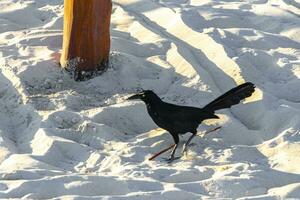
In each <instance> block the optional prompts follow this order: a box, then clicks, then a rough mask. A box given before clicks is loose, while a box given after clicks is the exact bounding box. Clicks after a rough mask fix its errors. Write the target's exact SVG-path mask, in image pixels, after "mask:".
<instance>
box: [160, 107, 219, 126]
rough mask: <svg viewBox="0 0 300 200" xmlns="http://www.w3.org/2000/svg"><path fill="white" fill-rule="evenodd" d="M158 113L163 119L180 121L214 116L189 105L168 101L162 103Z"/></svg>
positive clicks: (200, 119)
mask: <svg viewBox="0 0 300 200" xmlns="http://www.w3.org/2000/svg"><path fill="white" fill-rule="evenodd" d="M164 104H165V105H164V106H162V109H161V112H159V111H158V112H159V115H160V116H161V117H162V118H164V119H169V120H170V121H176V122H182V121H199V122H201V121H202V120H203V119H207V118H215V117H214V115H213V114H212V113H207V111H205V110H203V109H201V108H196V107H189V106H179V105H174V104H170V103H164Z"/></svg>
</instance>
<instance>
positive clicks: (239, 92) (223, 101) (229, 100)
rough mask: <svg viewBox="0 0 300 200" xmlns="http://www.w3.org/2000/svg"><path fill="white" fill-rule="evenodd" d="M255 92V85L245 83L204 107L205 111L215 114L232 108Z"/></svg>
mask: <svg viewBox="0 0 300 200" xmlns="http://www.w3.org/2000/svg"><path fill="white" fill-rule="evenodd" d="M254 90H255V85H254V84H253V83H250V82H247V83H244V84H242V85H239V86H237V87H235V88H232V89H231V90H229V91H228V92H226V93H225V94H223V95H221V96H220V97H218V98H217V99H215V100H214V101H212V102H210V103H209V104H207V105H206V106H205V107H204V109H205V110H208V111H210V112H214V111H216V110H220V109H223V108H230V107H231V106H233V105H236V104H238V103H240V101H241V100H243V99H245V98H247V97H250V96H251V95H252V93H253V92H254Z"/></svg>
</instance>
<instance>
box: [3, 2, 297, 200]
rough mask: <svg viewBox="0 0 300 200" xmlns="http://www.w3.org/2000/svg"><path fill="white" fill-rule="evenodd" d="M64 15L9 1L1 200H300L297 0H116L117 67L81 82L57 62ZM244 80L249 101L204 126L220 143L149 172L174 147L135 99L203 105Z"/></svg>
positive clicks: (53, 8)
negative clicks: (147, 93) (146, 95)
mask: <svg viewBox="0 0 300 200" xmlns="http://www.w3.org/2000/svg"><path fill="white" fill-rule="evenodd" d="M62 16H63V0H51V1H50V0H48V1H47V0H1V1H0V66H1V68H0V111H1V112H0V198H24V199H45V198H53V199H57V198H66V199H92V198H94V199H99V198H103V199H137V200H138V199H188V200H190V199H201V198H203V199H217V198H229V199H238V198H239V199H278V198H298V199H300V19H299V16H300V1H299V0H243V1H239V0H231V1H215V0H152V1H150V0H147V1H146V0H114V7H113V15H112V24H111V36H112V50H113V51H114V53H113V55H112V57H111V63H112V66H111V68H110V69H109V70H108V71H107V72H106V73H105V74H103V75H102V76H99V77H96V78H93V79H91V80H89V81H86V82H75V81H73V80H72V79H71V78H70V76H69V75H68V74H67V73H64V72H62V71H61V70H60V69H59V68H58V67H57V64H55V63H54V61H53V57H54V56H55V55H54V54H55V53H58V52H60V50H61V42H62V24H63V18H62ZM245 81H251V82H253V83H255V84H256V85H257V90H256V92H255V94H254V95H253V97H252V98H250V99H248V103H247V104H241V105H238V106H235V107H234V108H232V109H230V110H222V111H220V112H218V113H219V115H220V116H221V118H222V119H221V120H218V121H215V122H210V123H213V125H208V123H207V124H206V125H205V124H203V125H201V126H200V127H199V132H200V131H203V130H205V129H208V128H211V127H213V126H216V125H222V126H223V128H222V129H221V130H220V131H219V132H216V133H212V134H210V135H207V136H206V137H205V138H203V139H201V138H196V139H195V140H194V141H193V143H194V144H195V145H193V146H192V147H191V148H190V151H189V154H188V156H187V157H183V158H182V159H181V160H177V161H175V162H174V163H173V164H167V163H166V162H165V161H164V160H163V159H162V158H163V157H167V156H168V154H163V155H162V156H160V157H158V158H156V159H155V160H154V161H152V162H151V161H148V158H149V157H150V156H151V154H153V153H155V152H157V151H159V150H160V149H162V148H165V147H167V146H169V145H170V144H172V138H171V137H170V135H169V134H168V133H166V132H165V131H162V130H156V128H157V127H156V126H155V124H154V123H153V122H152V120H151V119H150V118H149V116H148V114H147V112H146V109H145V106H144V104H143V103H141V102H129V101H126V100H125V98H126V97H128V95H130V94H132V93H134V92H136V91H137V90H138V89H140V88H144V89H153V90H154V91H155V92H156V93H158V94H159V95H160V96H161V97H163V98H164V100H165V101H168V102H173V103H177V104H182V105H191V106H198V107H201V106H204V105H205V104H206V103H208V102H209V101H210V100H213V99H214V98H215V97H217V96H218V95H220V94H221V93H223V92H225V91H227V90H228V89H230V88H232V87H234V86H236V85H237V84H240V83H242V82H245ZM188 137H189V134H186V135H184V137H183V138H181V141H182V143H183V142H184V141H185V140H186V139H187V138H188ZM182 143H180V145H182ZM180 150H181V146H180V148H179V150H178V154H179V153H180Z"/></svg>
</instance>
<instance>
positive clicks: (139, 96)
mask: <svg viewBox="0 0 300 200" xmlns="http://www.w3.org/2000/svg"><path fill="white" fill-rule="evenodd" d="M135 99H141V95H140V94H135V95H133V96H131V97H128V98H127V100H135Z"/></svg>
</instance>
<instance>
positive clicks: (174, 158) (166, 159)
mask: <svg viewBox="0 0 300 200" xmlns="http://www.w3.org/2000/svg"><path fill="white" fill-rule="evenodd" d="M179 158H180V157H179V156H178V157H174V156H173V157H170V158H164V160H165V161H167V163H171V162H173V161H174V160H178V159H179Z"/></svg>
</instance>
